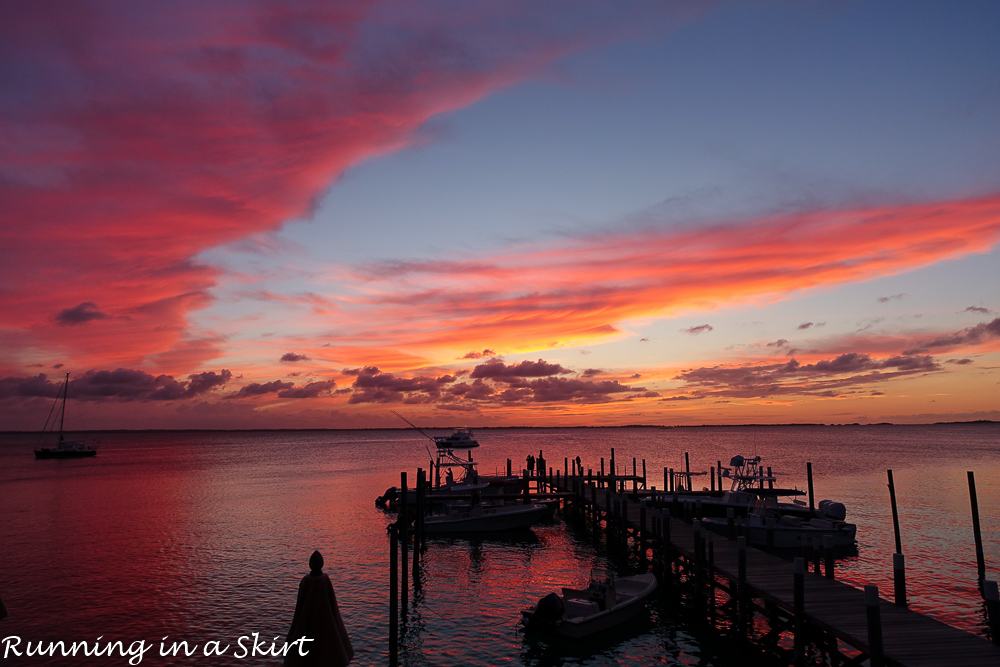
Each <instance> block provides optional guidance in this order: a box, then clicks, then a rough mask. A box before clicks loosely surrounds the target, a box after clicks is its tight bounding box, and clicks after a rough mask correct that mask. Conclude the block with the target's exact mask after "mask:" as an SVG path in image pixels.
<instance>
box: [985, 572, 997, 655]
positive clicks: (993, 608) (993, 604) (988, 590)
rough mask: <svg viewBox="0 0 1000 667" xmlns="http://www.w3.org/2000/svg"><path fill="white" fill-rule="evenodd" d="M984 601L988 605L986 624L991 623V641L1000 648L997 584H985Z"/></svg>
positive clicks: (991, 582) (989, 582) (992, 582)
mask: <svg viewBox="0 0 1000 667" xmlns="http://www.w3.org/2000/svg"><path fill="white" fill-rule="evenodd" d="M983 601H984V602H985V604H986V622H987V623H989V628H990V640H991V641H992V642H993V643H994V644H996V645H997V646H1000V591H998V590H997V582H995V581H990V580H986V581H984V582H983Z"/></svg>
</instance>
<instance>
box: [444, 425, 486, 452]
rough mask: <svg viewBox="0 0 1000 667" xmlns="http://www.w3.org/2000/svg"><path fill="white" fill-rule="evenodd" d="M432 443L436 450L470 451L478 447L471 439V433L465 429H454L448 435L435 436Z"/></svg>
mask: <svg viewBox="0 0 1000 667" xmlns="http://www.w3.org/2000/svg"><path fill="white" fill-rule="evenodd" d="M434 443H435V444H436V445H437V447H438V449H472V448H473V447H478V446H479V443H478V442H476V439H475V438H473V437H472V431H471V430H469V429H467V428H456V429H455V430H454V431H452V433H451V434H450V435H435V436H434Z"/></svg>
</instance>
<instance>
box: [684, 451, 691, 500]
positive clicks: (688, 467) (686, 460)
mask: <svg viewBox="0 0 1000 667" xmlns="http://www.w3.org/2000/svg"><path fill="white" fill-rule="evenodd" d="M684 474H685V475H686V476H687V490H688V491H691V456H690V455H689V454H688V452H684Z"/></svg>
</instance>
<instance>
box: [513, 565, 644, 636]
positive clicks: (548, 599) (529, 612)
mask: <svg viewBox="0 0 1000 667" xmlns="http://www.w3.org/2000/svg"><path fill="white" fill-rule="evenodd" d="M655 590H656V577H655V576H654V575H652V574H649V573H646V574H636V575H631V576H626V577H615V576H614V575H613V574H612V573H611V571H610V570H607V569H605V568H600V567H598V568H594V569H593V570H591V573H590V582H589V583H588V584H587V587H586V588H584V589H574V588H563V589H562V594H561V595H560V594H559V593H549V594H548V595H546V596H545V597H543V598H542V599H541V600H539V601H538V604H536V605H535V606H534V607H530V608H528V609H524V610H522V611H521V620H522V622H523V623H524V630H525V632H540V633H547V634H553V635H557V636H561V637H568V638H571V639H580V638H583V637H589V636H591V635H593V634H596V633H598V632H602V631H604V630H610V629H611V628H614V627H617V626H619V625H622V624H623V623H627V622H629V621H631V620H632V619H634V618H635V617H636V616H638V615H639V614H640V613H642V611H643V610H644V609H645V608H646V605H645V602H646V600H647V599H648V598H649V597H650V596H651V595H652V594H653V591H655Z"/></svg>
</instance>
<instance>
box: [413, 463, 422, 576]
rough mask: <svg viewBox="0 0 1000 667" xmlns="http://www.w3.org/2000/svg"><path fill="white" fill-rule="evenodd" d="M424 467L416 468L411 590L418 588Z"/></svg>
mask: <svg viewBox="0 0 1000 667" xmlns="http://www.w3.org/2000/svg"><path fill="white" fill-rule="evenodd" d="M423 478H424V469H423V468H417V486H416V492H417V493H416V496H417V497H416V504H415V505H414V509H415V510H416V512H415V513H414V519H413V590H414V591H419V590H420V529H421V525H422V523H423V513H424V503H423V501H422V497H423V490H424V481H423Z"/></svg>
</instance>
